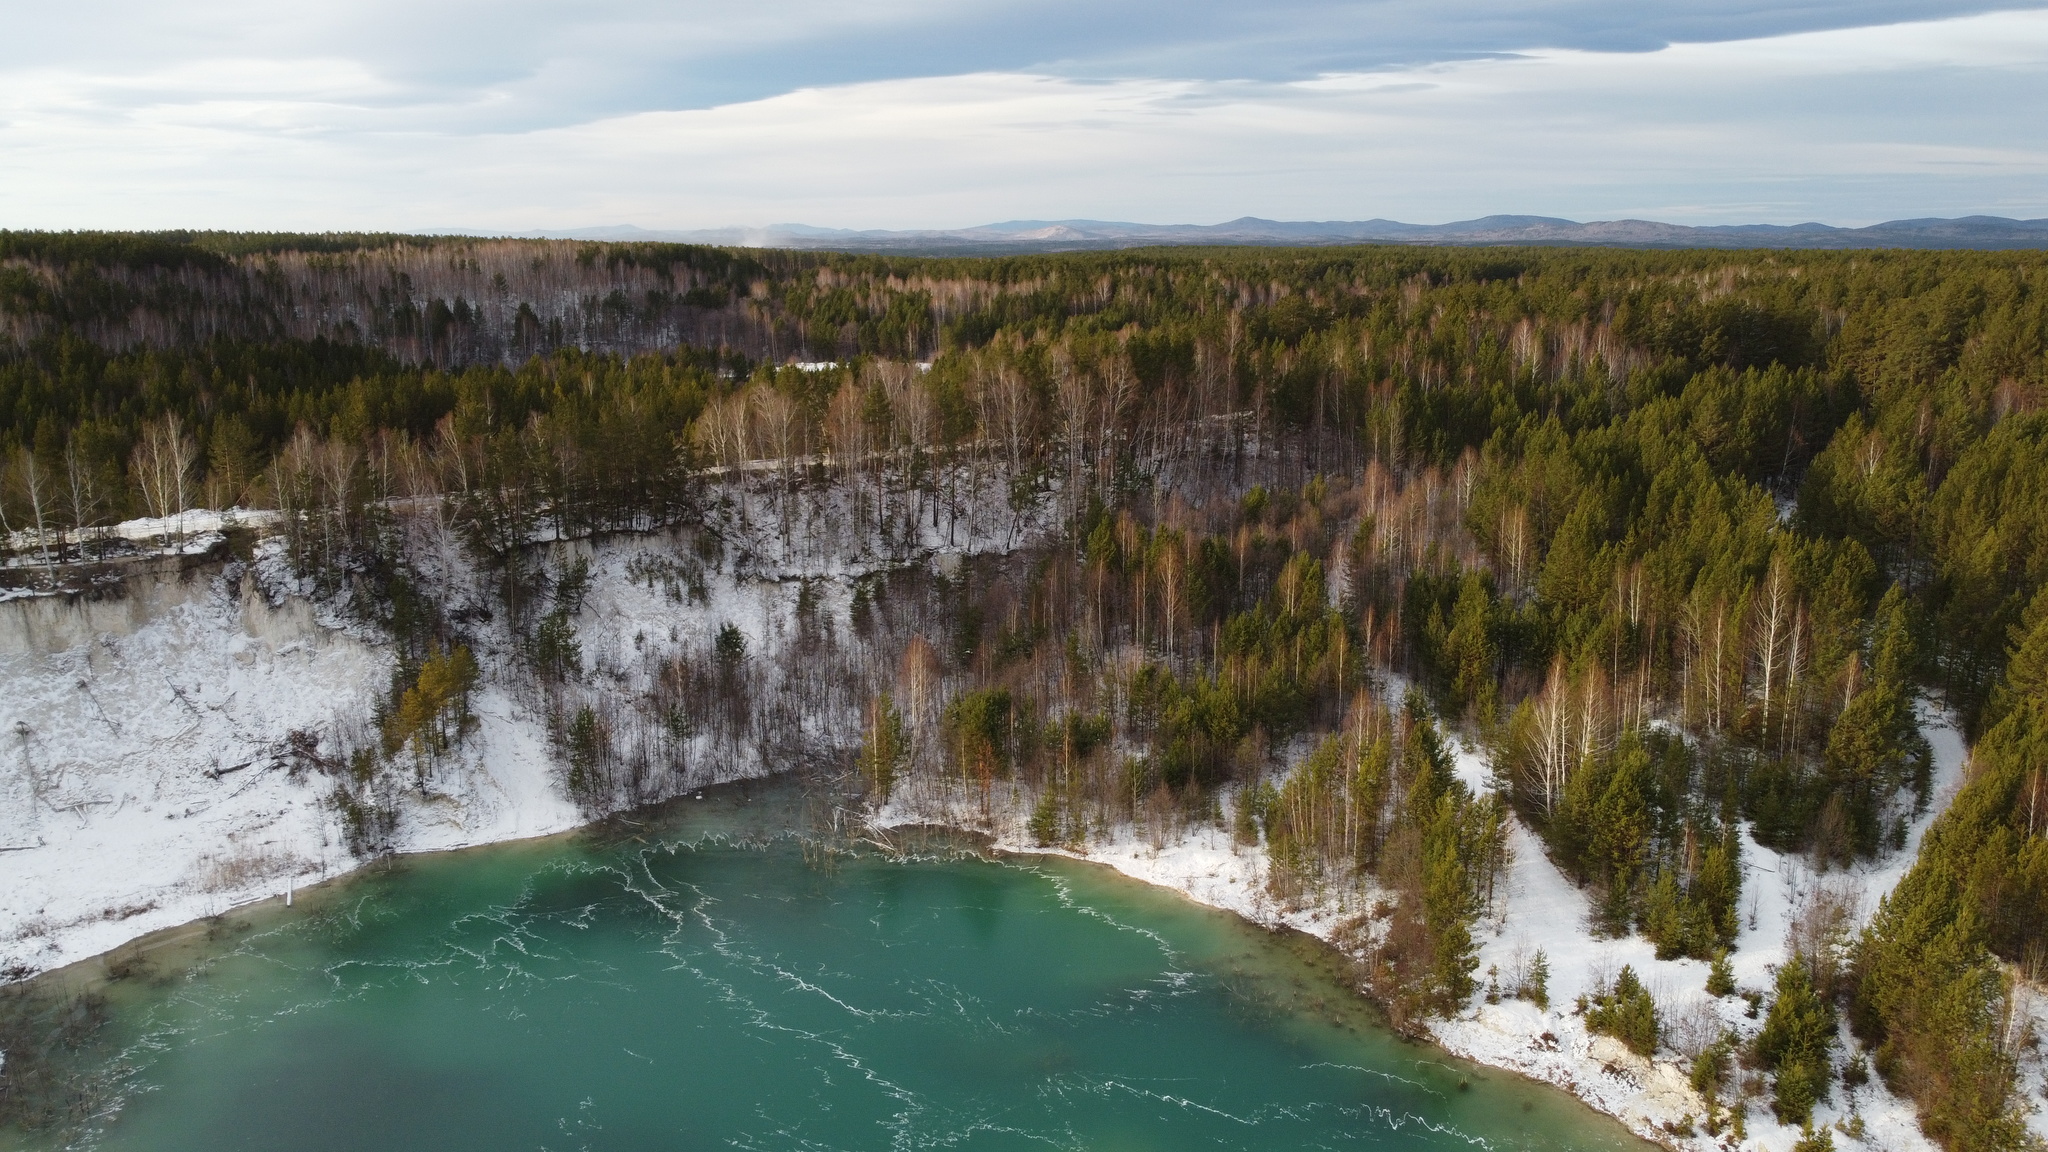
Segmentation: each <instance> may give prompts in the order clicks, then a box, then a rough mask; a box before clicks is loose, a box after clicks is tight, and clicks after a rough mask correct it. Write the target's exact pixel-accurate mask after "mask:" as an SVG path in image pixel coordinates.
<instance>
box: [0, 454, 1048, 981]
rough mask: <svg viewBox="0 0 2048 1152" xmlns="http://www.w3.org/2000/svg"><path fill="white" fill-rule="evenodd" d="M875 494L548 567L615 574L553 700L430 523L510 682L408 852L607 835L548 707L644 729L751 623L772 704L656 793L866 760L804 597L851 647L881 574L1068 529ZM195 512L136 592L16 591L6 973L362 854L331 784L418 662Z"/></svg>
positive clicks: (610, 548)
mask: <svg viewBox="0 0 2048 1152" xmlns="http://www.w3.org/2000/svg"><path fill="white" fill-rule="evenodd" d="M847 499H848V498H847V494H846V492H845V490H844V489H843V488H841V487H837V486H823V487H816V488H811V489H808V490H806V491H801V492H797V493H795V494H792V492H791V490H790V488H789V486H787V485H785V484H783V483H782V482H780V481H778V480H775V479H773V478H768V479H761V478H755V479H754V480H752V481H750V482H747V483H738V484H729V485H727V486H725V487H723V488H721V489H720V490H719V491H717V492H715V493H714V494H713V498H712V499H711V500H710V502H709V506H708V508H707V515H706V524H705V525H704V526H703V527H702V528H701V529H684V530H679V531H677V532H668V531H661V532H650V533H644V534H636V533H624V534H617V535H612V536H608V537H604V538H601V539H598V540H595V541H590V540H578V541H567V542H556V543H552V544H547V545H543V546H541V547H540V548H539V555H538V557H537V559H538V560H539V562H540V563H542V564H543V565H545V566H547V567H549V568H550V569H552V570H554V571H558V572H559V571H560V570H562V569H564V568H565V567H566V566H567V565H569V564H571V563H573V562H575V561H576V560H577V559H579V558H580V559H581V560H582V561H583V562H584V563H585V564H587V566H588V573H589V578H588V588H587V592H586V593H585V594H584V595H583V597H582V600H581V604H580V607H579V610H578V611H576V612H575V613H574V614H573V617H572V620H573V624H574V628H575V633H576V636H577V640H578V643H579V646H580V648H581V651H582V657H583V667H584V671H583V673H582V674H581V675H579V676H577V677H575V678H574V680H573V681H572V682H570V683H567V684H564V685H560V686H556V687H554V688H551V689H548V690H545V691H544V690H543V689H542V688H541V686H540V685H539V684H538V683H537V682H536V680H535V678H534V676H533V674H532V672H531V669H530V668H529V667H528V666H527V664H526V662H525V659H524V656H523V654H522V651H521V648H520V644H519V642H518V641H517V640H515V638H514V637H513V636H512V635H511V633H510V632H509V631H508V630H507V628H506V626H505V623H504V621H503V618H502V617H503V613H502V612H497V613H494V612H493V611H492V609H493V603H492V600H491V595H490V594H489V593H487V592H485V591H484V588H485V587H486V586H487V584H488V580H487V578H486V577H485V576H484V574H482V573H480V572H478V571H477V570H476V569H475V567H474V565H473V564H472V563H471V562H470V561H469V560H468V559H467V558H466V557H465V556H464V554H463V552H462V550H461V549H460V548H459V547H457V546H456V543H455V541H454V538H453V537H452V535H451V534H450V533H449V532H448V531H447V530H446V529H445V528H444V527H442V526H441V525H439V524H438V523H437V522H435V521H434V520H433V519H432V518H431V516H420V517H415V518H414V519H413V521H412V522H410V523H409V525H408V527H407V561H408V564H409V566H410V567H411V568H412V570H413V572H414V574H415V577H416V578H417V579H419V580H421V581H424V582H428V583H431V584H432V585H433V587H432V589H431V592H432V594H433V595H434V596H435V598H436V599H437V600H438V601H440V602H441V604H442V605H443V607H444V608H445V609H446V610H447V611H448V612H449V613H450V614H451V615H453V616H455V617H458V618H461V619H463V620H465V621H467V623H465V624H464V625H463V627H462V637H463V639H464V641H465V642H466V643H468V644H470V645H471V646H472V647H473V648H474V649H475V651H476V655H477V657H478V660H479V663H480V665H481V671H482V678H481V682H480V684H479V686H478V688H477V691H476V693H475V695H474V698H473V700H472V708H473V711H474V713H475V716H476V721H477V723H476V724H475V726H474V727H473V729H472V730H471V731H470V732H469V733H468V734H467V735H466V736H465V737H464V738H463V739H462V741H461V742H460V743H459V744H458V745H456V746H455V747H454V748H453V749H452V750H451V752H450V753H449V754H448V755H446V756H444V757H441V758H439V759H438V760H437V761H436V762H434V763H433V764H431V765H430V766H429V767H428V768H427V770H426V771H425V772H424V774H423V775H421V776H420V777H419V778H417V779H409V780H408V783H407V785H406V787H404V788H403V789H401V790H398V791H397V792H396V793H395V794H394V796H393V800H394V801H395V806H396V815H397V822H396V828H395V830H394V833H393V835H392V837H391V841H390V843H391V847H392V848H393V849H395V850H397V851H400V852H419V851H435V850H441V849H448V848H456V847H463V846H468V845H474V844H481V843H488V842H492V841H497V840H505V839H513V838H518V837H527V836H538V835H546V834H550V833H555V832H560V831H564V830H566V829H569V828H572V827H575V826H576V825H577V824H579V823H581V822H583V820H584V819H586V814H585V812H584V811H583V810H581V809H579V807H578V805H577V804H575V803H573V802H572V801H571V800H570V798H569V796H568V794H567V792H566V790H565V788H564V785H563V771H562V766H561V757H560V755H559V752H558V749H557V748H556V747H555V744H554V741H553V737H552V735H551V732H550V728H549V723H548V718H547V714H546V708H547V707H548V705H549V704H550V703H551V702H552V703H553V704H554V705H555V706H557V707H560V706H561V705H562V704H563V702H564V701H566V702H567V703H568V704H569V705H570V706H571V707H573V706H575V705H577V704H579V703H582V702H597V703H600V704H602V703H604V702H607V701H609V702H614V703H615V704H616V705H617V706H618V707H620V708H622V709H625V710H626V712H625V713H624V715H625V718H626V719H629V720H630V719H631V718H632V717H631V715H630V710H631V708H632V707H633V706H634V701H635V700H636V699H637V698H638V697H639V696H640V695H641V694H644V693H646V692H647V691H648V690H649V688H650V685H651V684H652V683H653V681H654V680H655V679H656V678H657V677H658V676H659V675H660V674H661V672H662V669H663V668H664V666H665V665H666V664H667V663H669V662H670V661H672V660H678V659H681V660H691V659H699V658H701V657H702V656H703V655H704V653H706V652H707V650H708V649H709V647H710V645H711V642H712V638H713V636H714V635H715V634H716V633H717V632H718V630H719V629H720V628H721V627H723V626H725V625H727V624H730V625H732V626H733V627H735V628H736V629H738V630H739V631H740V632H741V633H742V634H743V635H744V636H745V637H746V639H747V649H748V652H749V654H750V655H749V661H748V665H749V673H748V675H749V677H750V680H749V683H750V688H751V690H752V691H753V693H754V695H753V696H752V697H751V698H750V705H751V707H750V712H751V713H752V714H753V715H752V716H750V717H747V718H743V720H742V722H740V723H737V724H733V725H728V726H726V727H724V728H723V729H720V728H718V727H717V726H715V725H713V726H705V727H706V730H700V731H695V732H692V733H690V734H688V735H687V736H685V737H684V738H682V739H681V740H680V741H679V742H678V744H677V746H676V747H674V748H672V749H668V750H667V752H668V753H669V756H668V759H667V760H666V761H665V762H664V763H663V764H662V765H661V767H662V773H661V774H660V775H659V776H658V778H657V779H655V780H654V781H653V782H652V783H651V784H649V785H647V787H646V788H645V789H643V791H642V793H641V798H662V797H666V796H673V795H678V794H681V793H682V792H684V791H687V790H689V789H691V788H695V787H700V786H702V785H704V784H707V783H712V782H715V781H720V780H730V779H736V778H741V777H749V776H758V775H762V774H765V773H768V772H772V771H776V770H779V769H785V768H789V767H794V766H795V765H794V764H793V763H789V762H785V761H786V760H787V758H789V757H792V756H797V755H804V754H807V753H810V754H819V753H830V752H833V751H835V750H843V749H844V748H846V747H848V746H850V744H851V743H853V742H856V741H857V740H858V708H859V706H860V703H861V702H863V701H864V699H865V697H864V694H863V693H864V689H863V688H862V686H861V685H858V684H855V683H850V682H846V678H845V677H843V676H840V675H838V673H839V672H843V670H844V668H843V665H842V664H834V663H832V662H830V661H826V660H805V659H801V658H799V657H800V656H801V655H802V654H801V653H792V652H791V646H792V645H795V644H798V643H800V642H801V641H802V640H803V636H802V635H800V633H801V629H800V628H799V627H798V626H797V624H796V621H797V617H798V615H799V613H798V606H799V600H800V599H802V598H806V597H808V598H809V601H808V606H807V610H808V611H809V612H810V614H811V615H812V617H813V618H814V619H816V620H817V621H819V622H820V626H821V627H824V628H826V629H829V630H832V631H834V632H836V633H837V634H840V635H844V634H845V633H846V632H847V631H848V630H849V609H850V603H851V600H852V589H853V585H854V583H855V581H857V580H859V579H861V578H863V577H865V576H868V575H869V574H871V573H875V572H879V571H884V570H888V569H901V568H905V567H909V568H913V569H915V568H936V569H939V570H950V569H951V568H953V567H954V566H955V565H956V562H957V560H958V558H960V557H962V556H964V555H967V554H973V553H984V552H1001V551H1007V550H1009V549H1011V548H1014V547H1016V546H1018V545H1020V544H1022V543H1025V542H1027V541H1028V540H1030V539H1032V538H1035V536H1036V534H1037V533H1038V532H1040V531H1042V530H1043V527H1044V525H1043V523H1042V518H1041V517H1036V516H1024V515H1020V514H1019V513H1017V512H1016V511H1014V510H1012V509H1010V508H1008V507H1006V506H1004V504H1003V502H1002V501H999V500H984V501H973V500H970V501H968V502H966V504H965V506H964V507H963V508H962V509H960V514H959V515H957V516H955V515H941V514H940V513H939V510H938V509H936V508H930V509H920V508H916V507H910V506H906V508H905V509H904V510H903V511H904V512H906V513H908V514H906V515H902V516H901V517H900V519H899V520H898V522H897V524H896V525H895V527H894V529H893V530H892V531H890V532H885V533H877V532H873V531H869V532H865V533H863V532H862V531H860V530H859V528H858V524H859V521H858V520H857V518H856V517H855V516H854V515H853V514H852V512H851V510H850V508H849V507H848V504H847ZM250 519H251V518H249V517H246V516H245V517H242V518H240V522H241V523H243V524H245V525H246V524H248V523H249V521H250ZM185 521H186V524H185V527H186V528H187V529H188V530H190V531H195V532H200V533H202V536H201V537H200V538H198V539H196V540H192V541H189V542H188V545H187V546H182V547H179V548H177V549H174V550H173V554H172V555H166V556H162V557H160V558H157V559H154V560H146V561H142V562H138V563H132V564H130V565H129V566H128V567H127V568H126V569H125V575H124V576H123V577H122V578H121V579H120V580H119V582H118V583H117V584H108V585H99V586H96V588H95V591H94V592H93V593H92V594H91V595H75V594H70V595H25V594H19V593H17V594H16V595H14V596H13V597H12V598H9V599H5V600H0V739H4V740H6V741H7V742H8V744H7V747H6V749H5V756H4V759H0V973H4V974H6V976H8V977H20V976H24V975H28V974H31V973H34V972H39V971H45V970H48V969H51V968H55V967H59V966H62V965H65V964H69V963H72V962H74V961H77V960H81V959H85V958H87V957H90V956H94V955H97V954H99V953H102V952H106V951H108V950H110V949H113V948H116V947H118V946H119V945H121V944H122V943H124V942H126V941H128V940H132V939H134V938H135V937H137V936H141V935H144V934H146V933H149V932H152V931H156V930H158V929H161V928H166V927H170V926H173V925H177V924H182V923H185V922H188V921H192V920H195V919H198V918H201V917H206V916H211V915H217V914H219V913H222V912H225V911H226V910H228V909H230V908H233V907H235V906H237V905H241V904H246V903H249V902H251V901H254V900H264V899H277V898H283V897H284V896H285V894H286V893H287V892H288V891H289V890H290V889H291V888H292V887H293V886H295V885H301V884H305V883H309V882H313V881H317V880H320V879H323V878H326V877H329V876H333V875H336V874H338V873H341V872H344V871H347V870H349V869H351V868H354V867H356V866H358V865H359V864H361V863H362V861H361V860H359V859H357V858H356V857H355V856H353V855H352V854H351V853H350V851H349V849H348V847H347V845H346V842H345V841H346V838H345V837H344V835H343V834H342V828H341V824H340V821H339V817H338V814H337V813H336V812H335V810H334V809H333V806H332V805H331V803H330V802H329V798H330V796H331V795H332V793H333V791H334V786H335V780H336V776H335V775H334V774H335V773H337V772H339V771H341V770H342V765H341V764H340V761H341V760H342V759H343V758H344V757H345V755H346V753H347V752H348V750H350V749H355V748H362V747H365V746H368V745H369V744H371V743H373V742H374V740H375V738H376V731H375V728H374V716H375V714H376V709H377V706H378V702H379V700H380V698H382V697H383V696H384V695H385V694H386V693H387V692H388V691H389V689H390V686H391V677H392V672H393V668H394V665H395V656H394V653H393V651H392V649H391V646H390V644H389V642H388V640H387V639H386V637H385V636H384V635H383V633H382V631H381V630H380V629H379V628H377V627H375V626H371V625H364V624H362V623H360V622H358V621H356V620H355V619H353V618H352V616H351V614H350V613H348V612H347V611H346V610H345V609H346V605H345V604H337V603H335V602H332V601H323V600H320V599H318V598H316V597H314V595H313V593H312V589H311V587H310V586H307V585H304V584H302V583H301V582H300V581H297V580H295V579H294V578H293V577H292V576H291V575H290V573H289V572H288V571H287V568H286V566H285V564H284V563H283V561H282V559H281V556H280V552H281V549H280V547H279V545H280V543H281V542H280V541H278V540H276V539H271V540H267V541H263V542H261V543H259V544H258V545H257V547H256V554H255V559H254V562H251V563H244V562H237V561H227V560H221V559H211V560H209V559H205V558H203V557H202V556H197V555H187V553H190V552H194V551H198V552H204V551H205V550H206V548H207V547H208V546H210V545H217V544H219V543H220V537H219V536H218V531H219V529H220V528H221V526H222V525H221V517H219V516H216V515H214V514H212V513H203V512H202V513H188V514H187V516H186V517H185ZM167 527H169V526H167V525H164V524H160V523H155V522H152V523H147V524H141V525H132V526H124V529H130V530H129V531H124V532H123V535H133V536H136V537H138V538H150V537H155V536H157V535H158V534H160V533H161V532H163V531H165V530H166V528H167ZM171 530H173V531H175V528H172V529H171ZM700 535H709V536H711V537H715V539H716V541H717V544H716V548H715V550H710V551H707V550H706V549H704V548H703V547H701V543H702V542H701V540H700ZM219 552H220V550H219V549H217V548H216V549H215V550H214V553H215V555H216V556H218V555H219ZM707 557H708V558H707ZM686 567H687V569H688V571H689V576H688V578H687V580H683V579H680V578H679V577H678V573H680V572H682V571H683V570H684V568H686ZM682 583H691V584H694V587H692V588H689V589H687V590H686V589H684V588H683V587H681V586H680V585H681V584H682ZM550 693H552V695H550ZM620 727H621V731H620V732H619V733H618V734H616V735H615V737H614V743H616V744H618V745H621V748H620V753H621V755H631V754H634V753H635V752H636V749H635V748H633V747H629V746H628V745H630V744H631V742H632V740H633V739H634V736H633V733H631V732H628V731H625V728H626V725H625V724H623V723H622V724H621V726H620ZM323 765H324V767H323Z"/></svg>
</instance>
